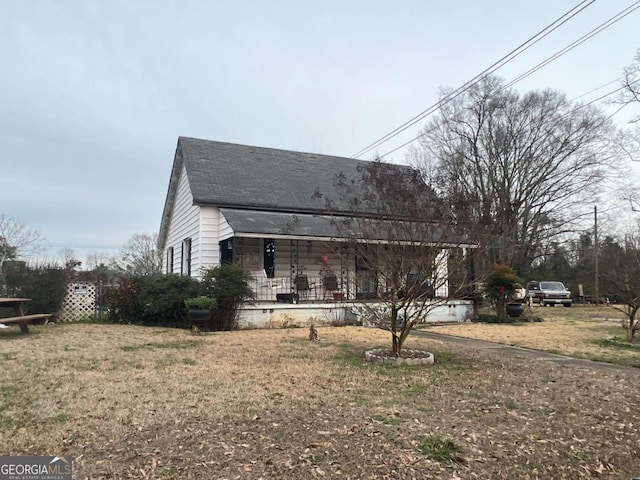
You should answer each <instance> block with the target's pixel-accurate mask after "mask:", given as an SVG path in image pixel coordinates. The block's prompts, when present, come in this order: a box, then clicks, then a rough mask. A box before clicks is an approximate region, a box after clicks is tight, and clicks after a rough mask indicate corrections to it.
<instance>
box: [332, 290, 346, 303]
mask: <svg viewBox="0 0 640 480" xmlns="http://www.w3.org/2000/svg"><path fill="white" fill-rule="evenodd" d="M333 299H334V300H335V301H336V302H341V301H343V300H344V293H342V292H334V293H333Z"/></svg>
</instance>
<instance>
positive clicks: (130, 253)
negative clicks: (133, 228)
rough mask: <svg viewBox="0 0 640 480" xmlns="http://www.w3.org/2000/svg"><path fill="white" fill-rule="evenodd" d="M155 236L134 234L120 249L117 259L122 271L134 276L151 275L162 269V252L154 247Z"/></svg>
mask: <svg viewBox="0 0 640 480" xmlns="http://www.w3.org/2000/svg"><path fill="white" fill-rule="evenodd" d="M156 243H157V235H156V234H151V233H136V234H134V235H132V236H131V238H130V239H129V240H127V243H125V245H124V247H123V248H122V253H121V256H120V259H119V262H120V263H121V267H122V269H123V270H124V271H125V272H127V273H130V274H134V275H151V274H154V273H160V272H161V269H162V252H160V251H159V250H158V248H157V246H156Z"/></svg>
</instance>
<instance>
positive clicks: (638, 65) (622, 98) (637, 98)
mask: <svg viewBox="0 0 640 480" xmlns="http://www.w3.org/2000/svg"><path fill="white" fill-rule="evenodd" d="M621 84H622V85H621V87H622V91H621V92H620V94H619V95H618V97H617V99H616V103H618V104H620V105H624V106H626V105H631V104H640V48H639V49H638V50H637V51H636V56H635V57H634V59H633V63H631V65H629V66H628V67H626V68H625V69H624V72H623V75H622V81H621ZM632 122H640V115H637V116H636V117H635V118H634V119H633V120H632Z"/></svg>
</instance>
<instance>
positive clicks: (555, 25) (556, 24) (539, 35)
mask: <svg viewBox="0 0 640 480" xmlns="http://www.w3.org/2000/svg"><path fill="white" fill-rule="evenodd" d="M587 1H588V3H587ZM594 2H595V0H590V1H589V0H583V1H582V2H580V3H579V4H577V5H576V6H575V7H573V8H572V9H571V10H569V11H568V12H566V13H565V14H564V15H562V16H561V17H559V18H557V19H556V20H554V21H553V22H552V23H550V24H549V25H547V26H546V27H545V28H543V29H542V30H540V31H539V32H538V33H536V34H535V35H534V36H532V37H531V38H529V39H528V40H527V41H525V42H524V43H522V44H520V45H519V46H518V47H517V48H515V49H513V50H511V51H510V52H509V53H508V54H507V55H505V56H503V57H502V58H501V59H500V60H498V61H497V62H495V63H493V64H492V65H491V66H489V67H488V68H486V69H485V70H483V71H482V72H480V73H479V74H477V75H476V76H475V77H473V78H472V79H471V80H469V81H468V82H466V83H465V84H464V85H462V86H461V87H458V88H457V89H456V90H454V91H453V92H451V93H449V94H448V95H447V96H446V97H445V98H443V99H440V100H439V101H438V102H436V103H435V104H433V105H432V106H431V107H429V108H427V109H426V110H424V111H422V112H421V113H419V114H418V115H416V116H414V117H413V118H411V119H410V120H408V121H407V122H405V123H403V124H402V125H400V126H399V127H397V128H395V129H394V130H392V131H391V132H389V133H387V134H386V135H384V136H383V137H381V138H379V139H378V140H376V141H375V142H373V143H371V144H369V145H367V146H366V147H365V148H363V149H362V150H360V151H359V152H358V153H356V154H355V155H352V158H358V157H359V156H361V155H364V154H365V153H367V152H369V151H371V150H373V149H374V148H376V147H377V146H379V145H381V144H382V143H385V142H386V141H387V140H389V139H390V138H392V137H394V136H396V135H398V134H399V133H400V132H403V131H404V130H406V129H407V128H409V127H410V126H412V125H415V124H416V123H417V122H419V121H420V120H422V119H423V118H425V117H426V116H428V115H430V114H431V113H433V112H434V111H436V110H437V109H438V108H440V107H441V106H442V105H444V104H445V103H447V102H449V101H451V100H453V99H455V98H457V97H458V96H459V95H461V94H462V93H464V92H465V91H467V90H468V89H469V88H471V87H472V86H473V85H475V84H476V83H478V82H479V81H480V80H482V78H484V77H485V76H488V75H490V74H491V73H493V72H495V71H497V70H498V69H500V68H501V67H503V66H504V65H506V64H507V63H509V62H510V61H511V60H513V59H514V58H516V57H517V56H519V55H520V54H522V53H523V52H525V51H526V50H528V49H529V48H531V47H532V46H533V45H535V44H536V43H538V42H539V41H540V40H542V39H543V38H545V37H546V36H547V35H549V34H550V33H552V32H553V31H554V30H556V29H557V28H559V27H560V26H562V25H563V24H565V23H566V22H568V21H569V20H571V19H572V18H573V17H575V16H576V15H578V14H579V13H580V12H582V11H583V10H584V9H586V8H587V7H589V6H590V5H592V4H593V3H594ZM585 3H587V4H586V5H584V4H585Z"/></svg>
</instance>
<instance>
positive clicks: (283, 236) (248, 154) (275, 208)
mask: <svg viewBox="0 0 640 480" xmlns="http://www.w3.org/2000/svg"><path fill="white" fill-rule="evenodd" d="M366 164H369V162H366V161H363V160H354V159H350V158H342V157H334V156H329V155H320V154H314V153H302V152H293V151H287V150H278V149H272V148H264V147H253V146H247V145H237V144H231V143H223V142H216V141H210V140H199V139H195V138H187V137H180V138H179V139H178V145H177V148H176V152H175V157H174V162H173V169H172V173H171V179H170V182H169V188H168V191H167V196H166V201H165V206H164V211H163V214H162V221H161V225H160V232H159V236H158V247H159V248H160V249H161V250H162V252H163V254H164V259H165V260H164V270H165V272H166V273H179V274H183V275H191V276H193V277H198V276H199V275H200V272H201V271H202V269H204V268H208V267H212V266H217V265H220V264H222V263H226V262H233V263H236V264H239V265H242V266H243V267H244V269H245V270H247V271H249V272H251V273H252V274H253V276H254V282H253V285H252V287H253V289H254V291H255V293H256V297H257V300H258V302H262V304H263V306H264V303H269V302H273V303H275V302H276V301H278V302H290V303H309V304H312V303H327V302H329V301H336V302H341V301H346V300H350V301H356V300H357V301H359V300H366V299H370V298H375V297H376V296H377V295H378V294H379V293H380V291H381V289H384V285H382V284H381V283H380V281H379V278H377V275H376V273H375V272H374V271H372V270H371V268H367V266H366V265H364V264H363V263H362V262H360V261H359V254H358V248H357V247H356V248H354V246H353V242H349V241H347V239H346V238H341V235H340V232H339V230H338V229H337V228H336V224H335V222H334V219H335V218H338V217H348V216H349V215H354V212H353V209H352V208H351V207H350V206H349V205H347V203H346V201H344V200H343V199H342V196H341V195H340V191H338V187H336V175H341V176H342V177H343V178H353V179H356V178H358V177H359V176H360V175H361V174H360V173H359V172H360V168H361V167H363V166H364V165H366ZM394 168H395V167H394ZM397 168H398V169H403V168H408V167H402V166H397ZM318 193H321V194H322V195H318ZM327 205H331V207H330V208H328V207H327ZM367 242H369V243H372V242H373V243H375V244H376V248H382V247H383V244H384V239H380V238H379V239H373V240H372V239H371V238H364V237H363V238H362V243H363V244H365V243H367ZM452 246H454V245H452ZM455 247H461V248H467V247H473V245H472V244H471V243H469V242H467V243H465V242H461V241H457V242H456V243H455ZM445 253H446V252H445ZM442 259H443V261H442V264H441V265H440V266H439V267H438V271H439V272H440V273H441V274H442V275H446V274H447V273H446V266H447V263H446V255H445V256H444V257H442ZM436 295H437V296H442V297H446V296H448V286H447V284H446V282H445V283H443V284H442V286H441V287H440V289H439V291H438V292H436Z"/></svg>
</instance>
